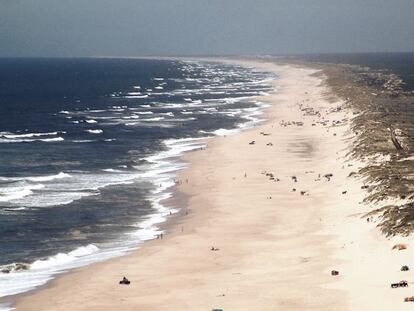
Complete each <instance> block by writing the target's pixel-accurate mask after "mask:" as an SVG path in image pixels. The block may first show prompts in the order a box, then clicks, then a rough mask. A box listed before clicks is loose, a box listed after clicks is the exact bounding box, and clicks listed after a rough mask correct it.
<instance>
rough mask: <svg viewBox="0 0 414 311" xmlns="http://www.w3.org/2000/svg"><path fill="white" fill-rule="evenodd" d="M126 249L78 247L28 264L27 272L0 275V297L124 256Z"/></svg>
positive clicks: (91, 245)
mask: <svg viewBox="0 0 414 311" xmlns="http://www.w3.org/2000/svg"><path fill="white" fill-rule="evenodd" d="M128 249H129V248H128V247H122V246H121V247H117V248H115V249H108V250H101V249H99V248H98V247H97V246H96V245H94V244H89V245H85V246H81V247H78V248H77V249H74V250H73V251H71V252H68V253H59V254H56V255H54V256H51V257H49V258H46V259H43V260H37V261H35V262H33V263H32V264H30V266H29V267H30V268H29V270H23V271H13V272H10V273H7V274H6V273H0V284H2V286H1V287H0V297H4V296H9V295H15V294H18V293H22V292H26V291H29V290H31V289H34V288H36V287H38V286H41V285H44V284H45V283H46V282H48V281H49V280H51V279H52V278H53V277H54V276H55V275H56V274H60V273H63V272H65V271H67V270H69V269H73V268H77V267H80V266H84V265H88V264H90V263H93V262H97V261H102V260H105V259H109V258H111V257H115V256H119V255H122V254H125V253H126V252H127V251H128Z"/></svg>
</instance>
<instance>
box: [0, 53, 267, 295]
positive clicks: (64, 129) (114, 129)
mask: <svg viewBox="0 0 414 311" xmlns="http://www.w3.org/2000/svg"><path fill="white" fill-rule="evenodd" d="M273 78H274V77H273V76H271V75H270V74H269V73H265V72H258V71H256V70H253V69H251V68H242V67H238V66H233V65H223V64H217V63H202V62H186V61H167V60H140V59H0V266H1V269H3V270H4V273H0V296H4V295H8V294H13V293H17V292H21V291H24V290H27V289H29V288H31V287H33V286H35V285H39V284H43V283H44V282H45V281H46V280H47V279H49V278H50V276H51V274H52V273H55V272H57V271H62V269H68V268H70V267H74V266H78V265H81V264H85V263H88V262H92V261H96V260H102V259H104V258H108V257H111V256H114V255H117V254H121V253H123V252H125V251H127V250H129V249H131V248H133V247H136V246H137V244H138V243H139V242H140V241H143V240H145V239H150V238H153V237H154V235H155V234H157V232H158V230H159V229H158V228H157V227H156V223H158V222H161V221H163V220H165V218H166V217H167V216H168V215H169V213H170V212H175V211H176V210H177V209H179V208H180V206H175V207H165V206H162V205H161V204H160V201H161V200H162V199H163V198H168V197H169V196H170V195H171V193H169V190H168V189H169V187H171V186H172V185H173V184H174V183H173V178H174V172H175V171H176V170H178V169H180V168H182V167H183V166H184V165H185V164H184V163H180V162H176V161H174V157H177V156H178V155H180V154H181V153H182V152H184V151H187V150H191V149H194V148H199V147H201V146H202V144H201V143H200V141H199V140H197V138H200V137H206V136H212V135H215V134H218V135H221V134H226V133H230V132H231V130H232V129H237V128H239V129H240V128H243V127H249V126H252V125H253V124H254V123H255V122H258V116H259V114H260V109H261V108H262V107H263V106H264V104H263V103H259V102H257V101H256V100H255V99H253V96H256V95H263V94H266V93H267V92H269V91H270V90H271V85H270V80H272V79H273ZM15 263H25V264H29V266H28V268H29V270H26V271H13V268H16V266H15V265H14V264H15ZM10 270H11V271H10ZM8 271H10V273H5V272H8Z"/></svg>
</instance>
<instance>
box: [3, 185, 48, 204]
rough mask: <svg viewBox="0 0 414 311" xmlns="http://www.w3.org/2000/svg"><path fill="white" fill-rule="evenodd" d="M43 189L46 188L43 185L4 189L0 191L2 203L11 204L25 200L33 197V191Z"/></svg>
mask: <svg viewBox="0 0 414 311" xmlns="http://www.w3.org/2000/svg"><path fill="white" fill-rule="evenodd" d="M42 188H44V185H42V184H34V185H17V186H8V187H2V188H1V189H0V202H9V201H13V200H18V199H21V198H24V197H27V196H29V195H31V194H32V193H33V190H39V189H42Z"/></svg>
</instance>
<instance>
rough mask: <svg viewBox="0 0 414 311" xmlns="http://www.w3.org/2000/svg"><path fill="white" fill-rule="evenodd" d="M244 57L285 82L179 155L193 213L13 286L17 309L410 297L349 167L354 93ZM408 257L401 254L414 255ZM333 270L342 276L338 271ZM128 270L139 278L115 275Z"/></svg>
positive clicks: (232, 306)
mask: <svg viewBox="0 0 414 311" xmlns="http://www.w3.org/2000/svg"><path fill="white" fill-rule="evenodd" d="M227 61H228V60H227ZM234 62H236V63H238V64H240V61H238V60H236V61H234ZM243 64H250V65H254V66H257V67H261V69H263V68H268V69H271V70H272V71H273V72H275V73H279V74H280V76H279V79H278V80H277V82H276V83H277V86H278V91H277V92H276V93H274V94H271V95H270V96H269V97H268V98H269V100H270V101H272V106H271V107H268V108H265V109H264V111H265V116H266V122H264V123H260V124H258V125H256V126H255V127H253V128H251V129H247V130H244V131H242V132H240V133H238V134H236V135H232V136H227V137H214V138H211V139H208V140H207V142H206V143H207V148H206V149H205V150H201V151H200V150H196V151H191V152H188V153H185V154H184V155H183V156H182V157H181V159H183V160H184V161H185V162H188V163H190V165H189V166H188V167H187V168H185V169H184V170H182V171H179V173H178V176H179V177H178V179H183V180H184V179H187V178H188V180H189V183H183V184H182V185H179V186H175V188H174V199H175V200H177V199H178V200H180V194H182V195H183V197H181V199H183V198H184V200H188V202H187V203H188V206H187V208H188V211H189V213H188V214H187V213H186V212H185V213H184V215H177V216H173V217H172V218H171V219H170V220H168V221H167V222H165V223H162V224H160V225H161V226H163V225H165V226H166V227H165V228H168V229H169V232H168V233H167V234H166V235H165V238H164V239H163V240H162V241H159V240H151V241H147V242H146V243H145V244H144V245H143V246H142V247H140V249H139V250H135V251H132V252H130V253H128V254H127V255H124V256H122V257H117V258H113V259H109V260H108V261H105V262H99V263H94V264H91V265H89V266H86V267H81V268H77V269H75V270H73V271H70V272H69V273H65V274H63V275H58V276H57V277H56V278H55V279H54V280H52V281H51V282H49V283H48V284H47V285H46V286H44V287H43V288H41V289H35V290H34V291H31V292H28V293H24V294H20V295H17V296H14V297H13V296H12V297H11V299H13V302H14V306H15V307H17V310H32V309H35V308H36V309H40V310H83V309H85V310H86V309H87V310H102V309H106V310H112V309H114V310H115V309H126V310H136V309H144V310H171V309H176V310H177V309H178V310H183V309H188V310H206V309H207V310H208V309H212V308H224V309H225V310H253V309H257V310H274V309H275V308H279V309H282V310H348V309H351V310H367V308H374V307H375V308H376V309H378V310H381V309H387V308H388V309H389V308H392V307H393V306H394V308H395V303H398V302H399V303H400V304H402V303H403V302H402V300H401V299H402V297H403V293H407V295H408V292H407V290H406V289H401V291H399V292H398V290H397V291H391V290H390V289H389V284H388V283H386V284H384V286H383V287H382V288H379V286H380V285H381V284H382V283H384V282H385V281H387V280H388V278H390V280H389V281H390V282H391V281H399V280H397V279H395V280H394V279H392V278H396V276H399V275H401V272H399V271H397V268H399V267H397V268H396V269H394V270H396V271H395V273H394V272H392V273H386V274H385V275H382V274H380V273H378V269H384V267H385V268H386V267H387V266H388V264H389V263H390V262H391V261H392V260H394V259H395V258H394V259H392V258H393V257H392V256H393V255H394V253H392V252H391V250H390V253H389V254H387V253H385V250H386V249H388V247H389V245H391V244H393V243H395V242H396V240H397V239H398V240H401V239H400V238H395V239H394V240H393V239H391V240H388V243H387V244H386V245H385V243H384V240H385V238H384V237H382V236H380V234H379V232H378V230H377V229H376V228H375V226H374V224H372V223H370V224H368V225H367V224H365V223H364V221H362V220H361V216H362V212H361V203H360V202H362V200H363V197H364V193H363V191H361V184H362V182H363V181H362V180H353V179H355V178H349V177H348V176H349V174H350V172H352V170H353V169H354V168H355V167H356V166H358V165H360V163H357V162H356V161H351V162H350V161H349V159H348V158H347V157H346V154H347V151H348V150H349V144H350V143H351V142H350V141H351V140H352V138H353V136H352V134H351V132H350V124H349V122H350V121H349V120H350V118H352V111H351V110H350V109H349V108H348V109H338V107H342V105H343V104H344V103H343V101H341V100H339V99H338V98H334V99H333V98H332V95H333V94H332V92H331V90H330V89H329V88H328V87H327V86H326V81H325V80H326V78H324V77H321V76H320V70H316V69H309V68H300V67H297V66H282V65H276V64H271V63H263V62H256V63H254V62H251V61H247V62H246V61H244V62H243ZM334 96H335V95H334ZM316 112H318V113H319V114H317V113H316ZM333 120H335V123H333V122H332V121H333ZM252 141H255V143H254V144H250V143H251V142H252ZM270 143H271V145H270ZM234 150H237V153H235V152H234ZM326 174H328V177H324V175H326ZM329 174H332V176H329ZM292 176H295V178H293V177H292ZM295 180H296V181H295ZM293 189H295V190H294V191H293ZM302 192H303V193H302ZM177 193H179V195H178V198H177V197H176V194H177ZM182 212H183V211H182ZM171 221H172V222H171ZM211 247H214V248H218V250H217V251H211V250H210V249H211ZM379 255H381V256H383V259H384V260H381V261H380V262H379V263H378V264H376V265H375V264H374V263H375V261H376V259H377V257H378V256H379ZM403 255H404V254H403ZM405 255H407V256H408V254H407V253H405ZM407 256H406V257H404V258H403V257H401V256H400V257H399V258H398V259H397V260H394V261H393V263H394V264H396V263H397V262H398V261H402V260H405V261H409V260H412V259H413V258H407ZM361 263H363V264H362V265H361ZM368 264H369V265H368ZM373 264H374V265H373ZM334 269H337V270H339V273H340V274H339V276H337V277H333V276H331V275H330V271H331V270H334ZM123 275H125V276H127V277H128V278H129V279H130V280H131V282H132V283H131V285H130V286H129V287H122V286H119V285H118V284H117V282H118V281H119V279H120V278H122V276H123ZM407 276H409V274H405V275H404V277H407ZM385 277H386V278H387V279H386V280H384V278H385ZM75 284H76V285H75ZM378 295H380V296H381V298H382V299H378ZM396 299H399V300H396ZM402 306H404V305H402ZM409 306H410V305H409V304H406V305H405V307H409ZM401 308H403V307H401Z"/></svg>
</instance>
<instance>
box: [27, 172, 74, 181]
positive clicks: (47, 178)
mask: <svg viewBox="0 0 414 311" xmlns="http://www.w3.org/2000/svg"><path fill="white" fill-rule="evenodd" d="M68 177H71V176H70V175H69V174H66V173H64V172H60V173H59V174H56V175H49V176H35V177H25V178H24V179H25V180H29V181H51V180H54V179H62V178H68Z"/></svg>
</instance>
